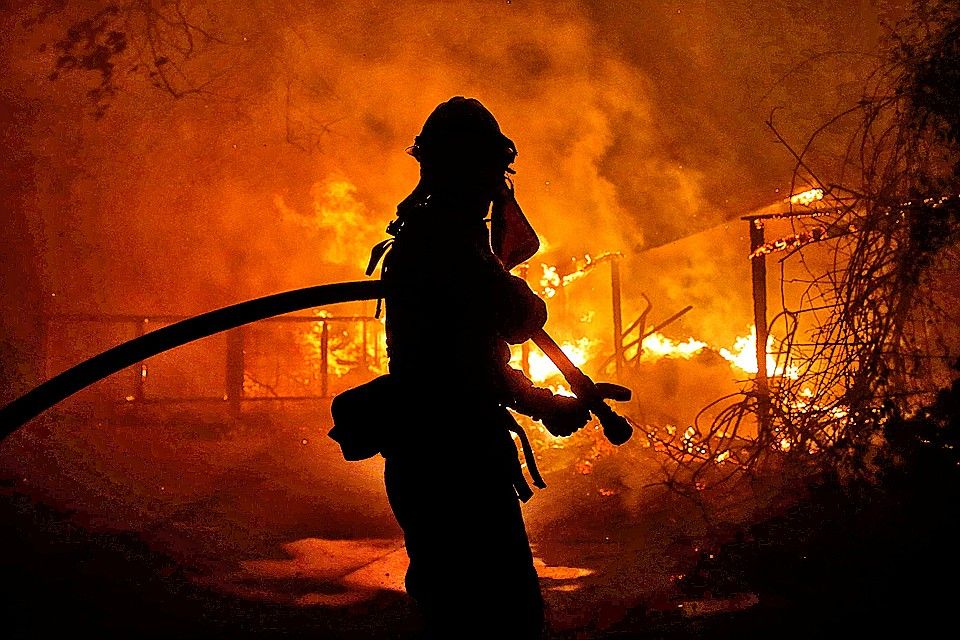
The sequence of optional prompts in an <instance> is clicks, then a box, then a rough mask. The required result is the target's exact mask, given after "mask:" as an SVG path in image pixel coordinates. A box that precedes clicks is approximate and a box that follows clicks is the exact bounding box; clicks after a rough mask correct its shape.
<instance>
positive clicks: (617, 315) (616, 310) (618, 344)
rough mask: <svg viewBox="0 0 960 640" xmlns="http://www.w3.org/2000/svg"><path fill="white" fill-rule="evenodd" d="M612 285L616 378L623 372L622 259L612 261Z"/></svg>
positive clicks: (615, 258) (618, 379)
mask: <svg viewBox="0 0 960 640" xmlns="http://www.w3.org/2000/svg"><path fill="white" fill-rule="evenodd" d="M610 287H611V289H612V291H613V357H614V363H615V364H614V366H615V368H616V369H615V370H616V379H617V381H618V382H619V381H620V378H621V374H622V373H623V315H622V312H621V309H620V259H619V258H617V257H614V258H613V259H612V260H611V261H610Z"/></svg>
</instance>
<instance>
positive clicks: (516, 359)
mask: <svg viewBox="0 0 960 640" xmlns="http://www.w3.org/2000/svg"><path fill="white" fill-rule="evenodd" d="M598 344H599V343H598V342H597V341H596V340H591V339H590V338H580V339H579V340H567V341H565V342H562V343H561V344H560V350H561V351H563V352H564V353H565V354H567V357H568V358H570V360H571V361H572V362H573V364H575V365H577V366H578V367H582V366H583V365H584V364H586V362H587V361H588V360H589V359H590V358H591V357H592V356H593V354H594V353H596V349H597V346H598ZM521 353H522V351H521V348H520V347H519V346H518V345H514V346H513V347H512V348H511V359H510V364H511V365H513V366H514V367H517V368H520V366H521V357H522V356H521ZM527 362H528V366H529V371H530V379H531V380H533V382H534V383H537V384H542V383H544V382H546V381H547V380H549V379H550V378H554V377H556V376H558V375H560V372H559V371H558V370H557V365H555V364H553V361H552V360H550V358H548V357H547V356H546V355H545V354H544V353H543V352H542V351H540V350H531V351H530V355H529V357H528V360H527ZM551 388H552V389H553V392H554V393H559V394H561V395H573V394H572V393H571V392H570V390H569V389H568V388H567V387H566V386H564V385H557V386H556V387H551Z"/></svg>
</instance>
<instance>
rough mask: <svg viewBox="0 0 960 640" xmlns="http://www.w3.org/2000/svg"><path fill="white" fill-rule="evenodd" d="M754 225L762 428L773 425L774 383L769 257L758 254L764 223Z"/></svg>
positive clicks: (755, 317) (752, 222) (752, 272)
mask: <svg viewBox="0 0 960 640" xmlns="http://www.w3.org/2000/svg"><path fill="white" fill-rule="evenodd" d="M747 223H748V224H749V225H750V255H751V256H752V257H751V258H750V275H751V281H752V285H753V324H754V326H756V328H757V377H756V387H757V395H758V399H759V409H760V412H759V419H760V428H761V429H763V430H766V429H767V428H768V427H769V426H770V383H769V372H768V371H767V258H766V255H764V254H762V253H761V254H759V255H754V252H755V251H756V250H757V249H759V248H760V247H762V246H763V244H764V233H763V222H762V221H761V220H754V219H748V220H747Z"/></svg>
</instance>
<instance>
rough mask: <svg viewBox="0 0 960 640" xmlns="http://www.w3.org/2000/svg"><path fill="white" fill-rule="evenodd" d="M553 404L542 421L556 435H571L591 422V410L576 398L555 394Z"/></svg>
mask: <svg viewBox="0 0 960 640" xmlns="http://www.w3.org/2000/svg"><path fill="white" fill-rule="evenodd" d="M552 405H553V406H552V407H551V409H550V411H549V412H548V413H547V414H546V415H544V416H543V417H542V418H541V422H542V423H543V426H545V427H546V428H547V431H549V432H550V433H552V434H553V435H555V436H559V437H565V436H569V435H570V434H572V433H573V432H575V431H578V430H580V429H582V428H583V427H584V425H586V424H587V423H588V422H590V410H589V409H587V408H586V407H585V406H583V403H582V402H580V401H579V400H577V399H576V398H568V397H567V396H554V397H553V402H552Z"/></svg>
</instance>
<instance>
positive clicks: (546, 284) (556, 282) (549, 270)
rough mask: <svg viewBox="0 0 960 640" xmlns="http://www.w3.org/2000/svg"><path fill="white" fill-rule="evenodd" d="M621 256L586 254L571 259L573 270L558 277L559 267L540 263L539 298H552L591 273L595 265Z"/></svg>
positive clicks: (614, 253)
mask: <svg viewBox="0 0 960 640" xmlns="http://www.w3.org/2000/svg"><path fill="white" fill-rule="evenodd" d="M621 255H622V254H620V253H616V252H606V253H601V254H600V255H597V256H593V255H590V254H589V253H587V254H585V255H584V256H583V258H580V259H577V258H573V259H572V260H571V262H572V263H573V269H572V270H571V271H569V272H568V273H566V274H564V275H560V272H559V267H557V266H556V265H550V264H544V263H542V262H541V263H540V269H541V276H540V280H539V285H540V291H539V294H540V297H541V298H545V299H550V298H552V297H553V296H555V295H557V292H558V291H559V290H560V289H562V288H563V287H566V286H567V285H569V284H570V283H572V282H576V281H577V280H579V279H580V278H582V277H584V276H585V275H587V274H588V273H590V272H591V271H593V269H594V268H595V267H596V266H597V265H599V264H601V263H603V262H608V261H610V260H613V259H615V258H619V257H620V256H621Z"/></svg>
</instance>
